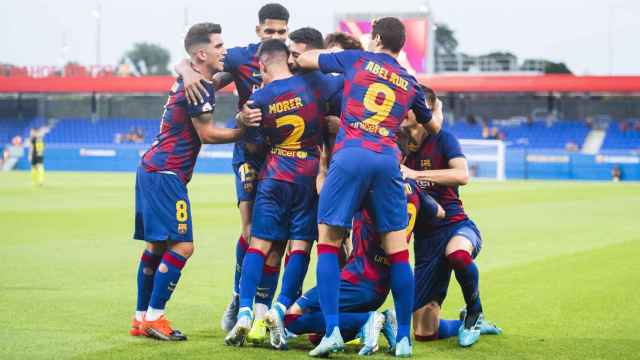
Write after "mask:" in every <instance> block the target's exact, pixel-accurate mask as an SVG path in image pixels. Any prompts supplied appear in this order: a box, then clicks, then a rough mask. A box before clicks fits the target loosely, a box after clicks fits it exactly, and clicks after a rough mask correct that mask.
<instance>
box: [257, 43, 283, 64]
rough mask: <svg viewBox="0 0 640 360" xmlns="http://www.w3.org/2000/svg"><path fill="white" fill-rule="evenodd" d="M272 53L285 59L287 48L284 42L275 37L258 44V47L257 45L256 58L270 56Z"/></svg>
mask: <svg viewBox="0 0 640 360" xmlns="http://www.w3.org/2000/svg"><path fill="white" fill-rule="evenodd" d="M274 55H282V56H283V57H284V59H285V61H286V59H288V58H289V48H288V47H287V45H286V44H285V43H284V42H282V41H280V40H277V39H270V40H267V41H264V42H262V44H260V47H258V52H257V56H258V59H263V57H272V56H274ZM263 61H264V60H263Z"/></svg>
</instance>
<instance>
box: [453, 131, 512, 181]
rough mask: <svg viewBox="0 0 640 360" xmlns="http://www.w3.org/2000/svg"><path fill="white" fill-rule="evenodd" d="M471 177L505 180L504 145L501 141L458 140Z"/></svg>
mask: <svg viewBox="0 0 640 360" xmlns="http://www.w3.org/2000/svg"><path fill="white" fill-rule="evenodd" d="M460 145H461V146H462V152H463V153H464V155H465V156H466V157H467V162H468V164H469V173H470V175H471V176H472V177H479V178H489V179H496V180H505V179H506V176H505V144H504V141H501V140H475V139H460Z"/></svg>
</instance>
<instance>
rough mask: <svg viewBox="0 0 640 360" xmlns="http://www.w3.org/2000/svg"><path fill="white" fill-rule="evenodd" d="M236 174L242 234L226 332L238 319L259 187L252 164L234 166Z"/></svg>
mask: <svg viewBox="0 0 640 360" xmlns="http://www.w3.org/2000/svg"><path fill="white" fill-rule="evenodd" d="M233 172H234V174H235V185H236V197H237V199H238V211H239V212H240V222H241V233H240V236H239V237H238V241H237V243H236V266H235V271H234V279H233V296H232V298H231V302H230V303H229V305H228V306H227V308H226V309H225V311H224V313H223V314H222V319H221V320H220V327H221V328H222V329H223V330H224V331H227V332H228V331H230V330H231V328H232V327H233V325H235V323H236V321H237V318H238V308H239V302H240V295H239V294H240V274H241V272H242V262H243V260H244V255H245V253H246V252H247V249H248V248H249V240H250V239H251V216H252V212H253V200H254V198H255V190H256V187H257V172H256V169H255V167H254V166H253V165H251V164H250V163H242V164H239V165H236V164H234V165H233Z"/></svg>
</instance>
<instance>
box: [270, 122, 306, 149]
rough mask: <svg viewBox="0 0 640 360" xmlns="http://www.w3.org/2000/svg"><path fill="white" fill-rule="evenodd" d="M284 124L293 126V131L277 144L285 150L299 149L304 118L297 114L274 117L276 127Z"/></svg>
mask: <svg viewBox="0 0 640 360" xmlns="http://www.w3.org/2000/svg"><path fill="white" fill-rule="evenodd" d="M286 125H291V126H293V131H291V134H289V136H287V138H286V139H284V141H283V142H282V143H280V145H279V146H280V147H281V148H283V149H286V150H300V148H301V147H302V143H301V142H300V138H301V137H302V134H304V119H303V118H302V117H301V116H298V115H286V116H283V117H279V118H277V119H276V127H278V128H281V127H283V126H286Z"/></svg>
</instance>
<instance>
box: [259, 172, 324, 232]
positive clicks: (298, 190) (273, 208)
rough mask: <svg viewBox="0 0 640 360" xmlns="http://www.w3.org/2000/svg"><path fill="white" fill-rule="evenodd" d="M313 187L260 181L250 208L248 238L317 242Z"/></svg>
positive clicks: (316, 196) (315, 199)
mask: <svg viewBox="0 0 640 360" xmlns="http://www.w3.org/2000/svg"><path fill="white" fill-rule="evenodd" d="M317 212H318V194H317V193H316V190H315V187H311V186H306V185H303V184H297V183H290V182H286V181H280V180H274V179H263V180H260V182H259V183H258V191H257V193H256V199H255V202H254V205H253V216H252V219H253V222H252V224H251V236H253V237H257V238H260V239H263V240H269V241H287V240H307V241H314V240H316V239H318V224H317V223H316V216H317Z"/></svg>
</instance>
